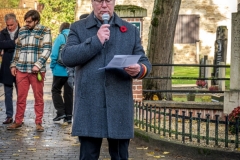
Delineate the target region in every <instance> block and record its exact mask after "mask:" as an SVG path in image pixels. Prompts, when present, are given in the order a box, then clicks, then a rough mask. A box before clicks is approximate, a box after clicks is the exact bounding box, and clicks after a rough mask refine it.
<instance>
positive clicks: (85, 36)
mask: <svg viewBox="0 0 240 160" xmlns="http://www.w3.org/2000/svg"><path fill="white" fill-rule="evenodd" d="M91 3H92V8H93V12H92V13H91V14H90V15H89V16H88V17H87V18H85V19H83V20H81V21H77V22H75V23H73V24H72V25H71V27H70V33H69V36H68V41H67V44H66V46H65V48H64V49H63V53H62V60H63V63H64V64H65V65H66V66H68V67H75V73H76V75H75V102H74V112H73V126H72V135H74V136H78V137H79V140H80V143H81V146H80V158H79V159H80V160H97V159H98V158H99V154H100V148H101V143H102V138H107V140H108V145H109V153H110V156H111V159H114V160H120V159H121V160H127V159H128V146H129V140H130V139H131V138H133V136H134V128H133V115H134V113H133V112H134V109H133V96H132V81H133V79H135V78H136V79H142V78H144V77H145V76H147V75H148V74H149V72H150V70H151V64H150V62H149V60H148V58H147V57H146V56H145V53H144V50H143V47H142V45H141V39H140V34H139V31H138V29H137V28H136V27H134V26H133V25H132V24H130V23H128V22H126V21H123V20H122V19H121V18H119V17H118V15H117V14H116V13H114V6H115V0H91ZM103 15H104V16H105V17H104V19H103ZM106 23H107V24H106ZM115 55H140V59H139V61H138V62H137V63H136V64H132V65H130V66H127V67H124V68H110V69H99V68H103V67H105V66H106V65H107V64H108V63H109V62H110V61H111V59H112V58H113V57H114V56H115Z"/></svg>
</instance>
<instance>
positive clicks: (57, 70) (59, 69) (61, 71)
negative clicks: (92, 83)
mask: <svg viewBox="0 0 240 160" xmlns="http://www.w3.org/2000/svg"><path fill="white" fill-rule="evenodd" d="M68 33H69V29H64V30H63V31H62V32H61V33H60V34H59V35H58V36H57V38H56V40H55V41H54V44H53V47H52V54H51V63H50V68H51V70H52V73H53V75H54V76H61V77H67V76H68V74H67V69H66V67H65V66H62V65H59V64H58V63H57V59H58V54H59V48H60V46H61V45H62V44H65V43H66V41H65V37H64V35H63V34H65V35H68Z"/></svg>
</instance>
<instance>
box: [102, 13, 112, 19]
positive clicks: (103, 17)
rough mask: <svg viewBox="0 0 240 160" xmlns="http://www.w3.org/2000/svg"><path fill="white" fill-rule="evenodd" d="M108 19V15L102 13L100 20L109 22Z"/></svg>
mask: <svg viewBox="0 0 240 160" xmlns="http://www.w3.org/2000/svg"><path fill="white" fill-rule="evenodd" d="M109 18H110V16H109V14H108V13H104V14H103V15H102V20H107V21H108V20H109Z"/></svg>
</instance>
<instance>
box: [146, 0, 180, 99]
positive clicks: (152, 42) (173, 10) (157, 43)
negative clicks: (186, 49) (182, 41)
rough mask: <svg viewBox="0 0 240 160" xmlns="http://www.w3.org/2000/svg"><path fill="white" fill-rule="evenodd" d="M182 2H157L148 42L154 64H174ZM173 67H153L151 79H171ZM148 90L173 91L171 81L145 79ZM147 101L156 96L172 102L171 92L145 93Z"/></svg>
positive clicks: (148, 51) (149, 54) (174, 0)
mask: <svg viewBox="0 0 240 160" xmlns="http://www.w3.org/2000/svg"><path fill="white" fill-rule="evenodd" d="M180 5H181V0H155V2H154V11H153V14H152V21H151V26H150V27H151V28H150V32H149V42H148V49H147V53H148V58H149V60H150V61H151V63H152V64H172V56H173V43H174V35H175V28H176V23H177V19H178V13H179V9H180ZM171 72H172V67H171V66H153V68H152V71H151V74H150V77H171ZM143 88H144V89H146V90H171V88H172V81H171V79H145V80H144V81H143ZM143 94H144V97H145V99H146V100H152V99H153V96H154V95H157V96H158V99H159V100H162V99H167V100H172V94H171V93H170V92H168V93H167V92H155V93H154V92H144V93H143Z"/></svg>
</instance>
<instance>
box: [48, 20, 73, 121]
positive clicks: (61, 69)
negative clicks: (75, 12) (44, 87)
mask: <svg viewBox="0 0 240 160" xmlns="http://www.w3.org/2000/svg"><path fill="white" fill-rule="evenodd" d="M69 27H70V23H67V22H64V23H62V24H61V26H60V28H59V33H60V34H59V35H58V36H57V38H56V40H55V41H54V44H53V48H52V54H51V63H50V68H51V70H52V73H53V83H52V90H51V91H52V100H53V104H54V107H55V109H56V110H57V115H56V117H55V118H54V119H53V121H59V120H61V119H64V122H68V123H71V122H72V110H73V88H72V87H71V86H70V85H69V84H68V73H67V68H66V66H64V65H63V64H62V63H58V58H59V54H60V47H61V45H64V44H65V43H66V41H67V36H68V33H69ZM62 88H64V91H63V96H62V94H61V93H62Z"/></svg>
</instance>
